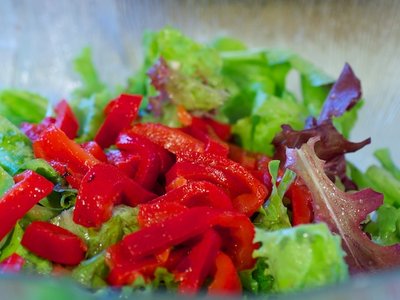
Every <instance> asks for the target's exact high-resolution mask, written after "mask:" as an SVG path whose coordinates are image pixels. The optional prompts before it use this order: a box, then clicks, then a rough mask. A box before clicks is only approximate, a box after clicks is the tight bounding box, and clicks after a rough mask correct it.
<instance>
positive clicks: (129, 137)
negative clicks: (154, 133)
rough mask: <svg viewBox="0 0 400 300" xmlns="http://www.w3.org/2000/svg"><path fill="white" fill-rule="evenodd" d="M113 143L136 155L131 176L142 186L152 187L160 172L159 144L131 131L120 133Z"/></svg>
mask: <svg viewBox="0 0 400 300" xmlns="http://www.w3.org/2000/svg"><path fill="white" fill-rule="evenodd" d="M115 144H116V146H117V147H118V148H119V149H122V150H126V151H129V152H130V153H132V154H134V155H137V156H138V159H139V164H138V168H137V170H136V173H135V175H134V176H133V177H132V178H133V179H134V180H135V181H136V182H137V183H139V184H140V185H142V186H143V187H144V188H147V189H152V188H153V187H154V185H155V183H156V181H157V178H158V176H159V175H160V173H161V159H160V155H159V154H158V153H159V148H160V146H158V145H156V144H154V143H153V142H151V141H149V140H148V139H147V138H145V137H143V136H141V135H137V134H134V133H132V132H123V133H121V134H120V135H119V136H118V138H117V141H116V143H115ZM161 150H164V149H161ZM164 151H165V150H164Z"/></svg>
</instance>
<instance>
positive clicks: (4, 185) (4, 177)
mask: <svg viewBox="0 0 400 300" xmlns="http://www.w3.org/2000/svg"><path fill="white" fill-rule="evenodd" d="M13 185H14V180H13V178H12V177H11V176H10V174H8V173H7V172H6V171H5V170H4V169H3V168H2V167H0V197H2V196H3V195H4V194H5V193H6V192H7V191H8V190H9V189H10V187H12V186H13Z"/></svg>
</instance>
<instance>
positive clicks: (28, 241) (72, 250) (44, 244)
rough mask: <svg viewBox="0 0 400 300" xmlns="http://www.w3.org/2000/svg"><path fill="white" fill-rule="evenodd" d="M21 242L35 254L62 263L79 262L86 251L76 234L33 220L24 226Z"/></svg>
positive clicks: (75, 263) (71, 263)
mask: <svg viewBox="0 0 400 300" xmlns="http://www.w3.org/2000/svg"><path fill="white" fill-rule="evenodd" d="M21 244H22V245H23V246H24V247H25V248H27V249H28V250H29V251H31V252H33V253H35V254H36V255H38V256H40V257H43V258H45V259H48V260H50V261H52V262H55V263H59V264H63V265H77V264H79V263H80V262H81V261H82V260H83V259H84V258H85V253H86V251H87V247H86V245H85V243H84V242H83V241H82V240H81V239H80V238H79V237H78V236H76V235H75V234H73V233H72V232H70V231H68V230H66V229H64V228H61V227H59V226H56V225H53V224H51V223H47V222H42V221H34V222H32V223H31V224H30V225H29V226H28V227H27V228H26V230H25V233H24V236H23V237H22V241H21Z"/></svg>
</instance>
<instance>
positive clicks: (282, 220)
mask: <svg viewBox="0 0 400 300" xmlns="http://www.w3.org/2000/svg"><path fill="white" fill-rule="evenodd" d="M268 169H269V172H270V174H271V180H272V192H271V196H270V197H269V199H268V200H267V201H266V204H265V205H264V207H261V209H260V210H259V214H258V216H257V217H256V219H255V220H254V222H253V223H254V224H255V225H256V227H258V228H263V229H266V230H277V229H282V228H288V227H291V226H292V225H291V224H290V220H289V216H288V214H287V208H286V207H285V206H284V205H283V197H284V195H285V193H286V191H287V189H288V188H289V186H290V185H291V184H292V182H293V181H294V179H295V178H296V174H295V173H294V172H293V171H291V170H289V169H286V170H285V173H284V174H283V176H282V179H281V181H280V183H279V186H277V183H276V181H277V178H278V170H279V161H278V160H273V161H271V162H270V163H269V165H268Z"/></svg>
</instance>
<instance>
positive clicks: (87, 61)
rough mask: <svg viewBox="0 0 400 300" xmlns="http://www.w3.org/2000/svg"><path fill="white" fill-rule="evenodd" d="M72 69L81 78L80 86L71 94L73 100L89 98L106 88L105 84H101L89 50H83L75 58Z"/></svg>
mask: <svg viewBox="0 0 400 300" xmlns="http://www.w3.org/2000/svg"><path fill="white" fill-rule="evenodd" d="M74 68H75V71H76V72H77V73H78V74H79V76H80V78H81V86H80V87H78V88H77V89H76V90H75V91H74V93H73V94H74V97H75V98H78V99H82V98H89V97H91V96H92V95H94V94H97V93H100V92H102V91H103V90H104V89H105V88H106V86H105V84H104V83H102V82H101V80H100V78H99V76H98V73H97V70H96V68H95V66H94V64H93V61H92V52H91V50H90V48H84V49H83V51H82V53H81V54H80V55H79V56H78V57H77V58H75V60H74Z"/></svg>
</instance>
